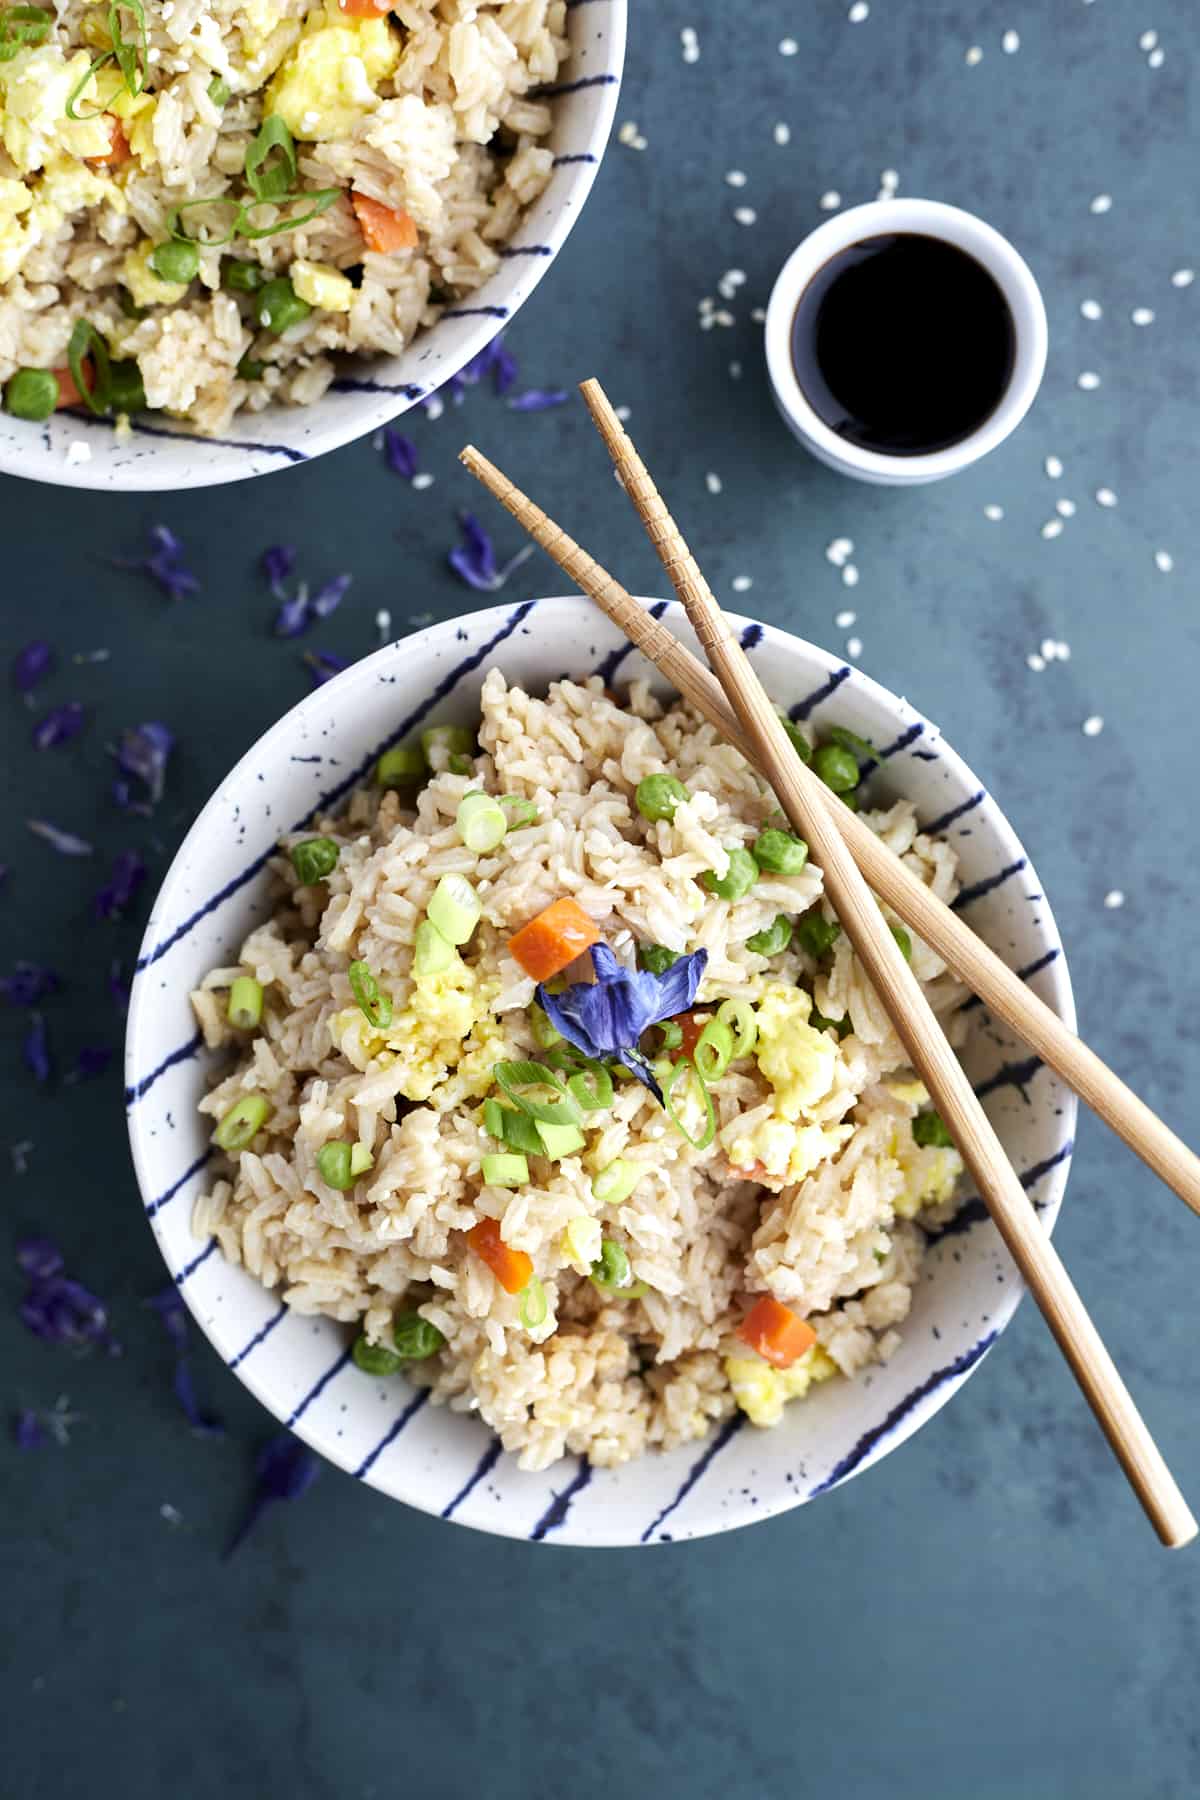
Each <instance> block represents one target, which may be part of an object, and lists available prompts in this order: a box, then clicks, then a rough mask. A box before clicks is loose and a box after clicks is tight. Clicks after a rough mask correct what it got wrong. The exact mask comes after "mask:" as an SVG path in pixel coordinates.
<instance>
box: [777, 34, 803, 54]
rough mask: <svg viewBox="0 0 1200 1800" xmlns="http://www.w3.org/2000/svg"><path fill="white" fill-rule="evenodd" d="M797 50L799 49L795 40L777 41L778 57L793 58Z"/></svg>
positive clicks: (781, 39)
mask: <svg viewBox="0 0 1200 1800" xmlns="http://www.w3.org/2000/svg"><path fill="white" fill-rule="evenodd" d="M799 48H800V46H799V44H798V43H797V42H796V40H795V38H780V40H779V54H780V56H795V54H796V52H797V50H799Z"/></svg>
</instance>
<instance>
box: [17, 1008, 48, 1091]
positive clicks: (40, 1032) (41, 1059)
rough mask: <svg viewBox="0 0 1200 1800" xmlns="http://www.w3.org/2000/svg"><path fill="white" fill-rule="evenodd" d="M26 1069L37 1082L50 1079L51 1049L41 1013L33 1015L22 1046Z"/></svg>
mask: <svg viewBox="0 0 1200 1800" xmlns="http://www.w3.org/2000/svg"><path fill="white" fill-rule="evenodd" d="M21 1056H22V1059H23V1060H24V1063H25V1067H26V1068H27V1069H28V1070H29V1073H30V1074H31V1075H32V1076H33V1077H34V1079H35V1080H37V1081H49V1079H50V1047H49V1045H48V1043H47V1042H46V1021H45V1019H43V1017H42V1015H41V1013H31V1014H30V1018H29V1028H28V1030H27V1031H26V1033H25V1041H24V1043H23V1044H22V1045H21Z"/></svg>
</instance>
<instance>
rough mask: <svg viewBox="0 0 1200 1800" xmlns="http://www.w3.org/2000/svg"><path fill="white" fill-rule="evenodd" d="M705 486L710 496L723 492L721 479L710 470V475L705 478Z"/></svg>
mask: <svg viewBox="0 0 1200 1800" xmlns="http://www.w3.org/2000/svg"><path fill="white" fill-rule="evenodd" d="M704 485H705V487H706V488H707V489H708V491H709V493H710V494H719V493H720V491H721V477H720V476H719V475H717V474H716V473H715V472H714V471H713V470H712V469H710V470H709V471H708V474H707V475H706V476H705V477H704Z"/></svg>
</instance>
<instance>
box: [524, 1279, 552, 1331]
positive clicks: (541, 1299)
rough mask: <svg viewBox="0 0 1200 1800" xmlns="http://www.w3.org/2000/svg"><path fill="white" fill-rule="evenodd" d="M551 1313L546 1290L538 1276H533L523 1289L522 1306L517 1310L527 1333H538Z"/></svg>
mask: <svg viewBox="0 0 1200 1800" xmlns="http://www.w3.org/2000/svg"><path fill="white" fill-rule="evenodd" d="M549 1311H550V1307H549V1303H548V1302H547V1300H546V1290H545V1288H544V1287H543V1286H542V1284H541V1282H540V1281H539V1280H538V1278H537V1276H536V1275H531V1276H530V1277H529V1280H528V1281H527V1282H526V1283H525V1286H524V1287H523V1288H522V1289H521V1304H520V1306H519V1307H518V1308H517V1313H518V1316H519V1318H520V1320H521V1323H522V1325H524V1327H525V1329H526V1331H536V1330H537V1328H538V1326H539V1325H544V1324H545V1323H546V1315H547V1314H548V1313H549Z"/></svg>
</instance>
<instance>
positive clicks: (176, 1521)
mask: <svg viewBox="0 0 1200 1800" xmlns="http://www.w3.org/2000/svg"><path fill="white" fill-rule="evenodd" d="M158 1516H159V1518H160V1519H164V1520H165V1521H166V1523H167V1524H168V1525H182V1524H183V1514H182V1513H181V1512H180V1510H179V1508H178V1507H177V1506H172V1505H171V1502H170V1501H169V1500H164V1501H163V1503H162V1505H161V1506H160V1507H159V1509H158Z"/></svg>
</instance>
